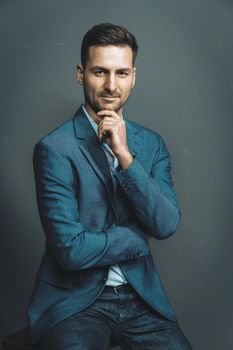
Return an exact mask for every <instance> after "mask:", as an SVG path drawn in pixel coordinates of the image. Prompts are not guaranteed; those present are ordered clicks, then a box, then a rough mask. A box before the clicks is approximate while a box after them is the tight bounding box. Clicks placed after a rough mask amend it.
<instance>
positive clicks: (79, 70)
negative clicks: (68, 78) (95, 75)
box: [76, 64, 84, 85]
mask: <svg viewBox="0 0 233 350" xmlns="http://www.w3.org/2000/svg"><path fill="white" fill-rule="evenodd" d="M83 72H84V69H83V66H82V65H81V64H78V65H77V73H76V78H77V80H78V82H79V84H80V85H83Z"/></svg>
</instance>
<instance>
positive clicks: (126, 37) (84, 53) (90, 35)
mask: <svg viewBox="0 0 233 350" xmlns="http://www.w3.org/2000/svg"><path fill="white" fill-rule="evenodd" d="M107 45H116V46H129V47H130V48H131V49H132V52H133V65H134V64H135V60H136V56H137V52H138V45H137V41H136V38H135V37H134V35H133V34H131V33H130V32H129V31H128V29H126V28H125V27H122V26H119V25H115V24H112V23H101V24H98V25H95V26H94V27H92V28H91V29H90V30H88V32H87V33H86V34H85V35H84V37H83V40H82V46H81V63H82V66H83V67H84V68H85V66H86V64H87V61H88V50H89V47H90V46H107Z"/></svg>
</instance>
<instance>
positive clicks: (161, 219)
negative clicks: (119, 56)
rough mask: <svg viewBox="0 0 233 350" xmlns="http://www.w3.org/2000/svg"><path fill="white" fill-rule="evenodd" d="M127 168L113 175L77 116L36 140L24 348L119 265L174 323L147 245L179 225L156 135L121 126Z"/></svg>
mask: <svg viewBox="0 0 233 350" xmlns="http://www.w3.org/2000/svg"><path fill="white" fill-rule="evenodd" d="M126 129H127V143H128V146H129V149H130V152H131V154H132V155H133V157H134V160H133V162H132V163H131V165H130V166H129V167H128V168H127V169H126V170H123V171H121V170H120V168H119V167H118V170H116V171H115V173H114V176H115V178H116V179H117V195H116V197H114V186H113V179H112V175H111V172H110V170H109V164H108V161H107V158H106V155H105V153H104V151H103V149H102V147H101V145H100V142H99V141H98V139H97V137H96V134H95V132H94V130H93V128H92V127H91V125H90V123H89V121H88V119H87V117H86V116H85V114H84V112H83V110H82V109H81V108H80V109H79V110H78V112H77V113H76V115H75V116H74V117H73V118H72V119H70V120H68V121H67V122H66V123H64V124H63V125H61V126H60V127H58V128H57V129H55V130H54V131H52V132H51V133H50V134H48V135H47V136H45V137H44V138H43V139H41V140H40V141H39V142H38V143H37V144H36V146H35V149H34V155H33V165H34V173H35V182H36V193H37V201H38V209H39V214H40V219H41V223H42V227H43V230H44V232H45V236H46V247H45V253H44V255H43V258H42V261H41V264H40V267H39V270H38V272H37V274H36V283H35V286H34V289H33V293H32V297H31V300H30V305H29V308H28V329H29V334H30V337H31V342H35V341H36V340H38V339H39V338H40V337H41V335H42V334H43V333H44V332H45V331H46V330H47V329H48V328H49V327H51V326H52V325H54V324H55V323H57V322H58V321H60V320H62V319H64V318H65V317H68V316H70V315H72V314H73V313H74V312H78V311H80V310H83V309H85V308H86V307H87V306H88V305H90V304H92V303H93V302H94V300H95V299H96V298H97V296H98V295H99V294H100V293H101V291H102V290H103V288H104V285H105V283H106V279H107V274H108V270H109V266H111V265H114V264H119V266H120V268H121V270H122V271H123V273H124V275H125V276H126V278H127V280H128V282H129V283H130V284H131V285H132V287H133V288H134V289H135V290H136V291H137V293H138V294H139V295H140V296H141V297H142V298H143V299H144V301H145V302H146V303H147V304H149V305H150V306H151V307H152V308H154V309H155V310H157V311H158V312H159V313H160V314H161V315H163V316H164V317H166V318H167V319H170V320H171V321H176V316H175V313H174V311H173V309H172V307H171V306H170V304H169V301H168V299H167V296H166V293H165V291H164V289H163V287H162V284H161V281H160V278H159V275H158V273H157V271H156V268H155V266H154V263H153V258H152V255H151V252H150V248H149V244H148V237H150V236H152V237H154V238H157V239H165V238H167V237H169V236H170V235H172V234H173V233H174V232H175V231H176V229H177V226H178V224H179V221H180V211H179V206H178V203H177V198H176V194H175V192H174V189H173V184H172V180H171V172H170V171H171V165H170V156H169V153H168V151H167V149H166V146H165V144H164V142H163V140H162V138H161V136H159V135H158V134H157V133H155V132H153V131H151V130H148V129H146V128H144V127H142V126H140V125H139V124H137V123H134V122H130V121H128V120H127V119H126Z"/></svg>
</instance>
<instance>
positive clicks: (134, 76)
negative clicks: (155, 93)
mask: <svg viewBox="0 0 233 350" xmlns="http://www.w3.org/2000/svg"><path fill="white" fill-rule="evenodd" d="M135 81H136V67H134V69H133V82H132V88H133V87H134V85H135Z"/></svg>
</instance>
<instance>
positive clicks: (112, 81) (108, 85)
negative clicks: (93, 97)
mask: <svg viewBox="0 0 233 350" xmlns="http://www.w3.org/2000/svg"><path fill="white" fill-rule="evenodd" d="M105 90H107V91H109V92H111V93H112V92H114V91H115V90H116V77H115V75H114V74H109V75H108V76H107V77H106V80H105Z"/></svg>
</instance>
